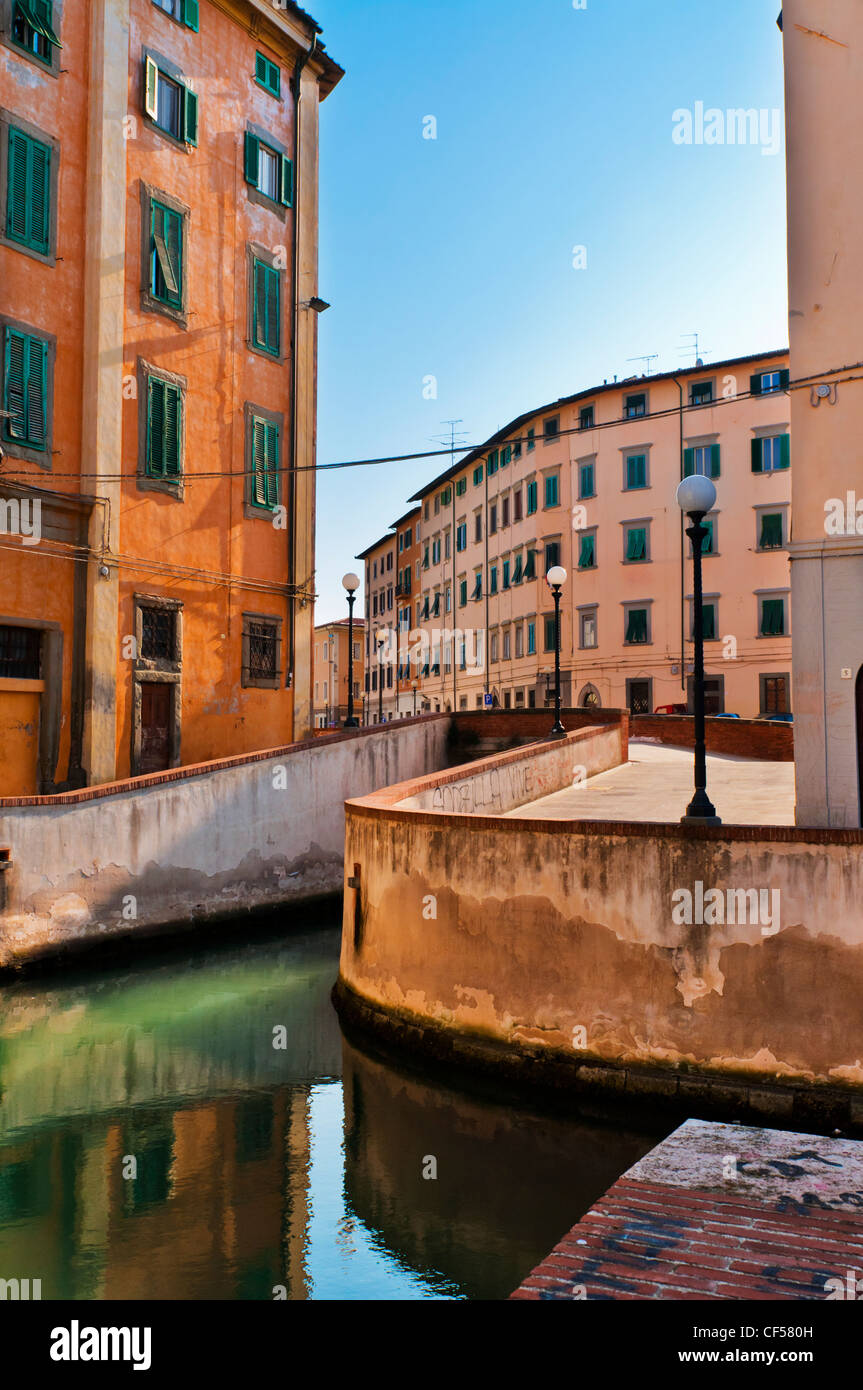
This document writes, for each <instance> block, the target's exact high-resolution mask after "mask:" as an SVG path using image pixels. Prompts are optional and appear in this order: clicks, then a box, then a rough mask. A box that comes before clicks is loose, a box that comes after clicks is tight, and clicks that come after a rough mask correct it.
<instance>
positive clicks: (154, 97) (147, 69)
mask: <svg viewBox="0 0 863 1390" xmlns="http://www.w3.org/2000/svg"><path fill="white" fill-rule="evenodd" d="M144 111H145V112H146V114H147V115H148V116H149V117H150V120H151V121H155V120H156V117H157V116H158V114H159V69H158V68H157V67H156V64H155V63H154V62H153V59H152V58H147V59H146V61H145V65H144Z"/></svg>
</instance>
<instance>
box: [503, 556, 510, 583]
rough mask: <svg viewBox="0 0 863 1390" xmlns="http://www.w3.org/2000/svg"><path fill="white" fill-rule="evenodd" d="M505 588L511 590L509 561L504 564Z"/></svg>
mask: <svg viewBox="0 0 863 1390" xmlns="http://www.w3.org/2000/svg"><path fill="white" fill-rule="evenodd" d="M503 587H504V588H505V589H508V588H509V560H504V562H503Z"/></svg>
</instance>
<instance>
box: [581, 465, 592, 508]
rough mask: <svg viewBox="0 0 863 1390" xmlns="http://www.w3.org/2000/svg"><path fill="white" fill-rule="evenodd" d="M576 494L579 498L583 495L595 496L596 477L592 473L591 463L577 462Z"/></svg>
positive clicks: (583, 496)
mask: <svg viewBox="0 0 863 1390" xmlns="http://www.w3.org/2000/svg"><path fill="white" fill-rule="evenodd" d="M578 496H579V500H582V499H583V498H585V497H595V496H596V478H595V473H594V465H593V464H592V463H582V464H579V468H578Z"/></svg>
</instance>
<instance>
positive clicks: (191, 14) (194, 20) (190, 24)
mask: <svg viewBox="0 0 863 1390" xmlns="http://www.w3.org/2000/svg"><path fill="white" fill-rule="evenodd" d="M183 23H184V24H185V26H186V28H187V29H194V31H195V33H196V34H197V32H198V25H199V19H198V0H183Z"/></svg>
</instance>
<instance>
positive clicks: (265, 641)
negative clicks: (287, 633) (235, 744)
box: [242, 613, 328, 701]
mask: <svg viewBox="0 0 863 1390" xmlns="http://www.w3.org/2000/svg"><path fill="white" fill-rule="evenodd" d="M281 638H282V620H281V618H272V617H268V616H265V615H264V614H260V613H244V614H243V677H242V684H243V686H257V687H258V688H260V689H264V690H277V689H278V688H279V686H280V684H281V674H282V673H281V669H280V667H281V646H282V641H281ZM323 698H324V701H326V700H327V699H328V690H327V683H326V682H325V683H324V686H323Z"/></svg>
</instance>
